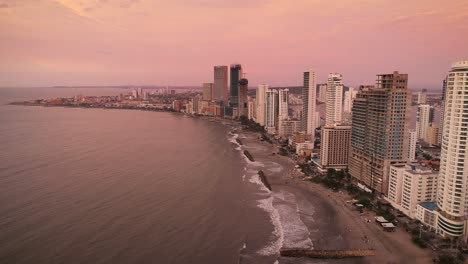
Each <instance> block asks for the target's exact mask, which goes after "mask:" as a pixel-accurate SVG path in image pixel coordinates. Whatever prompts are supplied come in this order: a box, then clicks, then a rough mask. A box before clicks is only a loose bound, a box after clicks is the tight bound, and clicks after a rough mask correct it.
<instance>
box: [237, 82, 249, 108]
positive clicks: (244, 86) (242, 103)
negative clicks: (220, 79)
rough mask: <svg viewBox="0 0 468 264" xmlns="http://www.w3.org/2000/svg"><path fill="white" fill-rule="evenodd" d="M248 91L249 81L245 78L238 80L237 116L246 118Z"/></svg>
mask: <svg viewBox="0 0 468 264" xmlns="http://www.w3.org/2000/svg"><path fill="white" fill-rule="evenodd" d="M248 90H249V81H248V80H247V79H245V78H243V79H240V80H239V91H238V100H239V102H238V103H237V105H238V107H237V108H238V116H239V117H241V116H245V117H247V115H248V113H247V111H248V105H247V104H248V95H247V93H248Z"/></svg>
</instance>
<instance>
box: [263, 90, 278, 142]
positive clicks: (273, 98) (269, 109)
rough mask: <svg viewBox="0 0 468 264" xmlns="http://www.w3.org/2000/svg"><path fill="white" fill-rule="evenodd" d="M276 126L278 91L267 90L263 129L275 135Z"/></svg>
mask: <svg viewBox="0 0 468 264" xmlns="http://www.w3.org/2000/svg"><path fill="white" fill-rule="evenodd" d="M277 126H278V91H277V90H267V92H266V113H265V129H266V130H267V132H268V133H272V134H274V133H276V128H277Z"/></svg>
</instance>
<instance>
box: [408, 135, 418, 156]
mask: <svg viewBox="0 0 468 264" xmlns="http://www.w3.org/2000/svg"><path fill="white" fill-rule="evenodd" d="M417 143H418V136H417V133H416V131H414V130H411V131H410V132H409V141H408V161H410V162H411V161H415V160H416V144H417Z"/></svg>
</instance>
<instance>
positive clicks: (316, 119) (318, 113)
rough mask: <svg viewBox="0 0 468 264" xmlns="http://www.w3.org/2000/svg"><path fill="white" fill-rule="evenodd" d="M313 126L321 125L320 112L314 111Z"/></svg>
mask: <svg viewBox="0 0 468 264" xmlns="http://www.w3.org/2000/svg"><path fill="white" fill-rule="evenodd" d="M314 120H315V128H319V127H321V126H322V119H321V118H320V112H319V111H317V112H315V118H314Z"/></svg>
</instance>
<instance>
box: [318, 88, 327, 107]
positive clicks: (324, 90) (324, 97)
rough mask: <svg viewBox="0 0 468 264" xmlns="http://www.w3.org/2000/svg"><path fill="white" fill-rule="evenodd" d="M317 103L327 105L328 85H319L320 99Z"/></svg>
mask: <svg viewBox="0 0 468 264" xmlns="http://www.w3.org/2000/svg"><path fill="white" fill-rule="evenodd" d="M317 101H319V102H322V103H325V102H326V101H327V85H326V84H319V85H318V98H317Z"/></svg>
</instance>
